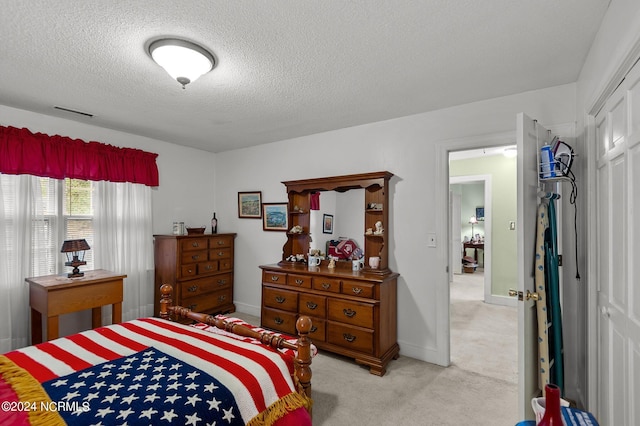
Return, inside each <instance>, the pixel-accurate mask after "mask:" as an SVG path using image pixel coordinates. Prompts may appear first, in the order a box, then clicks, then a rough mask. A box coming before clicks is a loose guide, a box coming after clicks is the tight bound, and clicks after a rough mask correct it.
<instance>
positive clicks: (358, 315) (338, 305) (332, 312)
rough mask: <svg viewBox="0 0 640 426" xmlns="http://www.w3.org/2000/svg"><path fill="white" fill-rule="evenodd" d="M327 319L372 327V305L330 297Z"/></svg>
mask: <svg viewBox="0 0 640 426" xmlns="http://www.w3.org/2000/svg"><path fill="white" fill-rule="evenodd" d="M327 307H328V309H327V319H330V320H333V321H339V322H343V323H346V324H351V325H357V326H360V327H367V328H373V305H371V304H368V303H359V302H352V301H350V300H339V299H333V298H330V299H329V300H328V301H327Z"/></svg>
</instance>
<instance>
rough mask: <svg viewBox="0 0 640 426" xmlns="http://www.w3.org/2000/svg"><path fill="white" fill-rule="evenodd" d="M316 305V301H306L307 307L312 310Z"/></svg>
mask: <svg viewBox="0 0 640 426" xmlns="http://www.w3.org/2000/svg"><path fill="white" fill-rule="evenodd" d="M317 307H318V304H317V303H313V302H307V308H309V309H311V310H314V309H315V308H317Z"/></svg>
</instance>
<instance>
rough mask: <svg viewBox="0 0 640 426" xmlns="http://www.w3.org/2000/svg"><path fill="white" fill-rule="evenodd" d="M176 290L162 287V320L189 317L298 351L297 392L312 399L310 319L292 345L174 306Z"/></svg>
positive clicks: (298, 326) (305, 320)
mask: <svg viewBox="0 0 640 426" xmlns="http://www.w3.org/2000/svg"><path fill="white" fill-rule="evenodd" d="M172 294H173V287H172V286H171V285H170V284H163V285H162V286H161V287H160V318H164V319H167V320H170V321H171V320H173V318H189V319H192V320H194V321H198V322H202V323H204V324H208V325H212V326H215V327H217V328H219V329H221V330H226V331H228V332H230V333H233V334H237V335H239V336H243V337H250V338H254V339H257V340H259V341H260V342H261V343H262V344H264V345H268V346H271V347H272V348H276V349H292V350H295V351H296V357H295V359H294V383H295V386H296V390H297V391H298V393H300V394H302V395H304V396H306V397H307V398H309V399H311V340H310V339H309V331H311V318H309V317H307V316H301V317H300V318H298V321H297V322H296V329H297V330H298V342H297V344H293V343H290V342H288V341H287V340H285V339H284V338H282V337H280V336H277V335H275V334H273V333H269V332H262V333H260V332H257V331H253V330H251V329H250V328H248V327H245V326H242V325H240V324H234V323H229V322H226V321H224V320H222V319H219V318H216V317H215V316H212V315H207V314H202V313H198V312H192V311H191V309H189V308H185V307H182V306H173V300H172Z"/></svg>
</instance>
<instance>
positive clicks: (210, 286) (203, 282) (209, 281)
mask: <svg viewBox="0 0 640 426" xmlns="http://www.w3.org/2000/svg"><path fill="white" fill-rule="evenodd" d="M229 278H230V277H227V279H225V280H223V282H224V284H220V280H221V277H209V278H198V279H195V280H189V281H183V282H181V283H180V284H179V285H178V286H179V289H180V290H179V294H180V296H181V297H182V298H183V299H184V298H185V297H193V296H198V295H201V294H205V293H211V292H213V291H217V290H221V289H225V288H231V280H230V279H229Z"/></svg>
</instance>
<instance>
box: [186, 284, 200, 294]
mask: <svg viewBox="0 0 640 426" xmlns="http://www.w3.org/2000/svg"><path fill="white" fill-rule="evenodd" d="M196 290H198V286H197V285H192V286H191V287H189V288H188V289H187V291H189V292H191V293H193V292H194V291H196Z"/></svg>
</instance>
